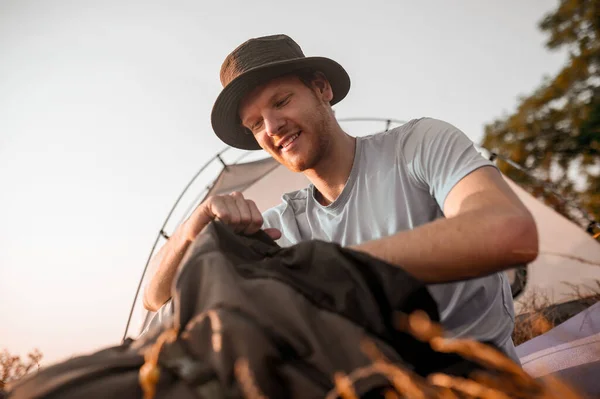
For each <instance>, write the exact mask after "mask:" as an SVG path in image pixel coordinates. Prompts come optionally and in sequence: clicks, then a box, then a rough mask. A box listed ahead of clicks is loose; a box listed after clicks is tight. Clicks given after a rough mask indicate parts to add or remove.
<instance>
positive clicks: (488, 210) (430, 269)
mask: <svg viewBox="0 0 600 399" xmlns="http://www.w3.org/2000/svg"><path fill="white" fill-rule="evenodd" d="M444 214H445V215H446V219H439V220H436V221H434V222H431V223H428V224H426V225H423V226H420V227H418V228H415V229H414V230H410V231H403V232H400V233H397V234H395V235H392V236H389V237H385V238H381V239H378V240H373V241H368V242H366V243H363V244H360V245H356V246H353V247H351V248H353V249H356V250H359V251H363V252H366V253H368V254H370V255H372V256H375V257H377V258H380V259H382V260H384V261H387V262H388V263H391V264H395V265H398V266H400V267H402V268H404V269H405V270H407V271H408V272H409V273H411V274H413V275H414V276H415V277H417V278H419V279H421V280H422V281H424V282H425V283H444V282H450V281H457V280H464V279H469V278H474V277H481V276H485V275H488V274H491V273H494V272H497V271H501V270H505V269H508V268H510V267H511V266H516V265H519V264H522V263H527V262H531V261H532V260H534V259H535V258H536V257H537V251H538V236H537V228H536V225H535V222H534V220H533V217H532V216H531V214H530V213H529V211H528V209H527V208H526V207H525V206H524V205H523V203H522V202H521V201H520V200H519V198H518V197H517V196H516V194H515V193H514V192H513V191H512V190H511V189H510V187H509V186H508V185H507V184H506V182H505V181H504V179H503V178H502V175H501V174H500V173H499V172H498V171H497V170H496V169H494V168H492V167H483V168H480V169H477V170H476V171H474V172H472V173H471V174H469V175H467V176H466V177H465V178H463V179H462V180H461V181H460V182H458V183H457V184H456V185H455V186H454V188H453V189H452V191H451V192H450V193H449V194H448V196H447V198H446V201H445V203H444Z"/></svg>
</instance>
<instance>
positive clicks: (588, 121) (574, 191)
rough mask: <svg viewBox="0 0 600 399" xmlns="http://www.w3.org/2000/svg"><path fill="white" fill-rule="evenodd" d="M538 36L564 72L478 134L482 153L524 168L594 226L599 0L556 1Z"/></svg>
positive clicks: (599, 190)
mask: <svg viewBox="0 0 600 399" xmlns="http://www.w3.org/2000/svg"><path fill="white" fill-rule="evenodd" d="M538 26H539V28H540V29H541V30H542V31H543V32H545V33H546V34H547V35H548V39H547V42H546V47H547V48H548V49H549V50H556V49H566V50H567V52H568V54H569V57H568V61H567V63H566V65H565V66H564V67H563V69H562V70H561V71H560V72H559V73H558V74H557V75H556V76H555V77H553V78H547V79H545V80H544V81H543V82H542V84H541V86H540V87H539V88H538V89H537V90H535V91H534V92H533V93H532V94H531V95H529V96H527V97H524V98H521V99H520V102H519V105H518V108H517V111H516V112H515V113H514V114H513V115H509V116H507V117H503V118H500V119H497V120H495V121H494V122H492V123H490V124H489V125H487V126H486V127H485V135H484V139H483V142H482V145H483V146H484V147H485V148H487V149H488V150H491V151H494V152H497V153H498V154H501V155H504V156H506V157H508V158H510V159H512V160H513V161H515V162H517V163H519V164H521V165H523V166H525V167H526V168H527V169H529V170H530V172H531V174H532V175H533V176H535V177H536V178H538V179H541V180H542V181H544V182H546V183H551V184H552V185H553V186H555V187H556V188H557V191H558V192H559V193H560V194H561V195H563V196H565V197H566V198H576V199H577V201H578V202H579V203H580V204H581V205H582V207H583V208H584V209H585V210H586V211H587V212H588V213H589V214H591V215H592V217H594V219H595V220H600V0H561V1H560V2H559V5H558V8H557V9H556V10H554V11H553V12H551V13H549V14H548V15H546V16H545V17H544V18H543V19H542V20H541V21H540V22H539V25H538ZM499 167H500V168H501V170H502V171H503V172H504V173H505V174H506V175H507V176H509V177H510V178H512V179H514V180H515V181H517V182H519V183H520V184H521V185H522V186H524V187H525V188H526V189H528V190H529V191H530V192H531V193H532V194H533V195H535V196H536V197H538V198H540V199H542V200H544V201H545V202H546V203H548V205H550V206H552V207H553V208H555V209H556V210H557V211H558V212H560V213H562V214H563V215H565V216H567V217H568V218H570V219H572V220H575V221H578V222H581V223H584V220H583V219H582V217H581V216H582V215H581V214H578V213H577V212H576V211H574V210H573V208H572V207H569V206H566V205H565V204H564V203H562V202H561V201H560V200H559V199H558V198H557V197H556V196H554V195H552V194H550V193H549V192H548V191H547V190H544V189H542V188H541V187H539V185H538V186H536V185H535V184H533V182H532V181H531V180H530V179H528V178H527V177H526V175H525V174H523V173H521V172H519V171H517V170H516V169H514V168H512V167H510V166H509V165H507V164H503V163H502V162H500V163H499Z"/></svg>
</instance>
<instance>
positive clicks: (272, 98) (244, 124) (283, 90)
mask: <svg viewBox="0 0 600 399" xmlns="http://www.w3.org/2000/svg"><path fill="white" fill-rule="evenodd" d="M286 91H289V89H285V88H284V89H282V88H278V89H277V91H275V93H273V95H272V96H271V97H270V98H269V100H268V103H269V104H272V103H273V102H275V99H276V98H277V97H280V96H281V94H282V93H285V92H286ZM287 94H291V92H290V93H286V94H285V95H287ZM241 122H242V126H244V127H246V122H247V121H244V120H242V121H241ZM255 123H256V122H253V123H252V125H254V124H255ZM247 128H248V129H251V127H247Z"/></svg>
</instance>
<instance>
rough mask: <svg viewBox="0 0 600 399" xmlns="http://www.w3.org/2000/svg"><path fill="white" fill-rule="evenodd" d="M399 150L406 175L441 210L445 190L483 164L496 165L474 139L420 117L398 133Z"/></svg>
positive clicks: (447, 124)
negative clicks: (432, 198)
mask: <svg viewBox="0 0 600 399" xmlns="http://www.w3.org/2000/svg"><path fill="white" fill-rule="evenodd" d="M398 143H399V149H398V150H399V153H400V156H401V157H402V158H403V159H404V162H406V165H407V168H408V173H409V176H411V177H412V178H413V180H414V181H415V183H416V184H417V185H418V186H420V187H422V188H424V189H427V190H428V191H429V193H430V194H431V196H433V197H434V198H435V200H436V202H437V203H438V205H439V207H440V209H444V201H445V200H446V197H447V196H448V193H450V191H451V190H452V188H453V187H454V186H455V185H456V183H458V182H459V181H460V180H461V179H462V178H463V177H465V176H467V175H468V174H469V173H471V172H473V171H475V170H476V169H479V168H481V167H483V166H492V167H496V166H495V165H494V164H493V163H492V162H491V161H489V160H488V159H486V158H485V157H484V156H483V155H482V154H481V153H479V151H477V149H476V148H475V146H474V145H473V142H472V141H471V140H470V139H469V138H468V137H467V136H466V135H465V134H464V133H463V132H462V131H461V130H459V129H458V128H456V127H455V126H453V125H451V124H450V123H447V122H444V121H441V120H438V119H433V118H423V119H419V120H417V121H415V122H414V124H413V125H412V126H409V127H408V128H407V129H406V130H405V131H404V134H402V135H401V136H400V139H399V141H398Z"/></svg>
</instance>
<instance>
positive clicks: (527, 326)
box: [513, 281, 600, 345]
mask: <svg viewBox="0 0 600 399" xmlns="http://www.w3.org/2000/svg"><path fill="white" fill-rule="evenodd" d="M566 285H568V286H569V287H570V289H571V291H572V294H571V295H570V296H571V298H572V301H571V302H568V303H566V304H562V305H554V306H551V304H552V301H551V300H550V299H549V298H548V297H547V296H546V295H545V294H544V292H543V291H539V290H534V291H530V292H529V293H528V294H526V295H527V296H526V297H525V298H523V299H520V300H519V302H520V303H521V305H522V306H523V308H522V312H521V315H519V316H518V317H517V318H516V320H515V329H514V331H513V341H514V343H515V345H520V344H522V343H523V342H526V341H529V340H530V339H533V338H535V337H537V336H539V335H542V334H544V333H546V332H548V331H550V330H551V329H552V328H554V327H556V326H557V325H559V324H561V323H563V322H565V321H566V320H568V319H569V318H571V317H573V316H574V315H575V314H577V313H579V311H581V310H583V309H585V308H588V307H590V306H592V305H593V304H595V303H596V302H600V281H596V286H595V287H582V286H576V285H571V284H566Z"/></svg>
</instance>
